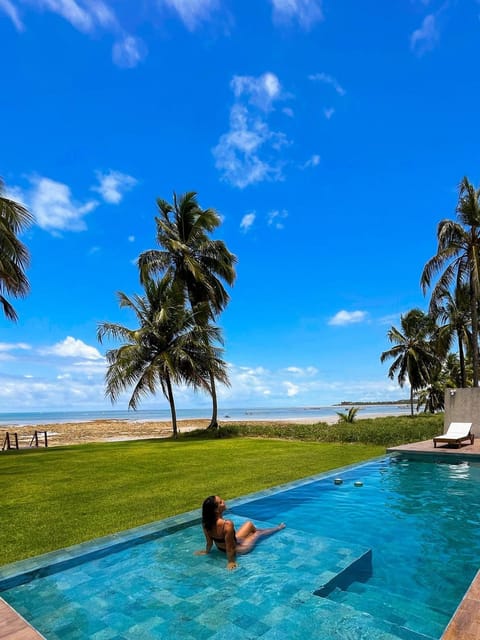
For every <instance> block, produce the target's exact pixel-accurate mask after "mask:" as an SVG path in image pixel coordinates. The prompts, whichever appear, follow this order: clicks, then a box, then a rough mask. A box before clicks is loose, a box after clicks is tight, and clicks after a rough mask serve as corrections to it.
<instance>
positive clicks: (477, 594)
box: [0, 438, 480, 640]
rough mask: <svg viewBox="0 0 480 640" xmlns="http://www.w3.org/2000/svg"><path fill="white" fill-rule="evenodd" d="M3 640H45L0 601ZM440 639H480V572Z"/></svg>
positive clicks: (477, 451) (465, 451) (456, 451)
mask: <svg viewBox="0 0 480 640" xmlns="http://www.w3.org/2000/svg"><path fill="white" fill-rule="evenodd" d="M387 453H409V454H414V455H415V454H418V455H432V456H434V455H435V456H439V455H441V456H450V455H451V456H455V455H461V457H462V458H478V459H480V438H478V439H477V441H476V442H474V444H462V445H461V446H460V447H455V446H449V445H439V446H437V447H436V448H435V447H434V446H433V441H432V440H425V441H423V442H413V443H410V444H404V445H399V446H397V447H389V448H388V449H387ZM0 640H45V638H44V636H42V635H41V634H40V633H39V632H38V631H36V630H35V629H34V628H33V627H32V626H31V625H29V624H28V623H27V622H26V621H25V620H24V619H23V618H22V617H21V616H20V615H19V614H18V613H17V612H16V611H15V610H14V609H12V607H10V605H8V604H7V603H6V602H5V601H4V600H3V599H2V598H0ZM441 640H480V570H479V571H478V573H477V574H476V576H475V578H474V580H473V581H472V583H471V585H470V587H469V588H468V590H467V592H466V593H465V595H464V596H463V599H462V601H461V602H460V604H459V606H458V608H457V610H456V612H455V614H454V615H453V617H452V619H451V620H450V622H449V623H448V626H447V628H446V629H445V631H444V633H443V635H442V637H441Z"/></svg>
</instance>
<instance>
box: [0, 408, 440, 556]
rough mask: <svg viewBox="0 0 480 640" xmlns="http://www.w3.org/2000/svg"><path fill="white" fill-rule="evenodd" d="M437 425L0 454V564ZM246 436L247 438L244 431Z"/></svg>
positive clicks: (418, 421) (267, 429) (365, 423)
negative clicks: (0, 487)
mask: <svg viewBox="0 0 480 640" xmlns="http://www.w3.org/2000/svg"><path fill="white" fill-rule="evenodd" d="M442 431H443V418H442V417H441V416H419V417H416V418H414V419H412V418H404V417H401V418H399V417H392V418H390V417H389V418H374V419H366V420H359V421H357V422H355V423H353V424H349V423H343V424H341V425H326V424H323V423H319V424H317V425H290V424H285V423H281V424H278V425H275V424H270V425H252V424H249V423H244V424H240V423H239V424H235V425H232V424H229V425H227V426H226V427H224V428H222V436H223V437H222V438H218V437H215V436H214V435H212V434H210V433H208V432H204V431H202V432H196V433H193V434H184V435H182V436H181V438H180V440H178V441H173V440H169V439H161V440H148V441H145V440H141V441H135V442H116V443H102V444H86V445H76V446H68V447H53V448H50V449H33V450H28V449H24V450H21V451H18V452H17V451H8V452H4V453H2V454H1V455H0V473H1V478H2V493H1V497H0V510H1V514H2V520H1V522H2V526H1V527H0V565H1V564H5V563H9V562H14V561H16V560H20V559H23V558H26V557H30V556H35V555H38V554H41V553H46V552H48V551H52V550H54V549H60V548H63V547H66V546H70V545H72V544H77V543H79V542H83V541H85V540H90V539H93V538H97V537H100V536H103V535H108V534H110V533H114V532H116V531H121V530H124V529H128V528H130V527H135V526H139V525H141V524H145V523H147V522H152V521H155V520H160V519H163V518H166V517H168V516H172V515H175V514H178V513H182V512H185V511H190V510H191V509H195V508H198V507H200V505H201V503H202V501H203V499H204V498H205V497H206V496H208V495H210V494H217V495H221V496H222V497H224V498H225V499H229V498H233V497H237V496H241V495H243V494H246V493H250V492H253V491H259V490H261V489H265V488H267V487H272V486H276V485H278V484H281V483H284V482H289V481H291V480H295V479H297V478H301V477H306V476H309V475H313V474H316V473H321V472H323V471H328V470H331V469H335V468H338V467H342V466H345V465H348V464H353V463H355V462H360V461H363V460H367V459H369V458H373V457H376V456H379V455H382V454H383V453H385V447H386V446H390V445H395V444H400V443H402V442H414V441H419V440H426V439H428V438H431V437H432V436H433V435H437V434H438V433H441V432H442ZM245 436H247V437H245Z"/></svg>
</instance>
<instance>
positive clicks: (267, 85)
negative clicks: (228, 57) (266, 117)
mask: <svg viewBox="0 0 480 640" xmlns="http://www.w3.org/2000/svg"><path fill="white" fill-rule="evenodd" d="M230 86H231V87H232V90H233V93H234V95H235V97H236V98H240V97H241V96H246V97H247V99H248V102H249V103H250V104H253V105H255V106H256V107H258V108H259V109H262V110H263V111H269V110H270V109H272V108H273V103H274V101H275V100H278V99H279V98H280V97H281V96H282V87H281V84H280V81H279V79H278V78H277V76H276V75H275V74H274V73H270V72H267V73H264V74H263V75H261V76H258V77H257V78H255V77H252V76H234V77H233V79H232V81H231V83H230Z"/></svg>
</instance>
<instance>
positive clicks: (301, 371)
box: [285, 367, 318, 377]
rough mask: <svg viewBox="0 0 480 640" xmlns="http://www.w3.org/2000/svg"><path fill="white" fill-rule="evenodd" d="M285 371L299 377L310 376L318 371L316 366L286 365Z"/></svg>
mask: <svg viewBox="0 0 480 640" xmlns="http://www.w3.org/2000/svg"><path fill="white" fill-rule="evenodd" d="M285 371H288V373H293V374H294V375H297V376H300V377H311V376H314V375H316V374H317V373H318V369H317V368H316V367H286V369H285Z"/></svg>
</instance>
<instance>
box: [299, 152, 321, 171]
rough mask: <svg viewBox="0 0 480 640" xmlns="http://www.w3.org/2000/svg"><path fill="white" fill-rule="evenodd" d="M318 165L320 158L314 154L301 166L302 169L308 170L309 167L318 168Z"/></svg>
mask: <svg viewBox="0 0 480 640" xmlns="http://www.w3.org/2000/svg"><path fill="white" fill-rule="evenodd" d="M319 164H320V156H319V155H318V154H317V153H315V154H313V156H312V157H311V158H309V159H308V160H307V161H306V162H305V163H304V164H303V166H302V169H308V168H310V167H318V165H319Z"/></svg>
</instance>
